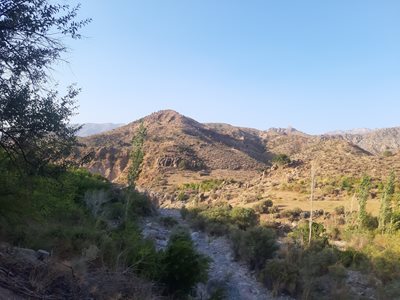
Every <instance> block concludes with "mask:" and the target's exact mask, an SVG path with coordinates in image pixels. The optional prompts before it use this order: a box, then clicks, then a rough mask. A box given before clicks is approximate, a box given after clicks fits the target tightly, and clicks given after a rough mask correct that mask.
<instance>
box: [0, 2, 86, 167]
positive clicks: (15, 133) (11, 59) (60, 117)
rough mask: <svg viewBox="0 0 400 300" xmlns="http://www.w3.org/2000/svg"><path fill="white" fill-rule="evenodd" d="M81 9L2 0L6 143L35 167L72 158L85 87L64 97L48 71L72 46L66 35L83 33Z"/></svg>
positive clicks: (1, 103) (21, 162)
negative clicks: (72, 122) (75, 119)
mask: <svg viewBox="0 0 400 300" xmlns="http://www.w3.org/2000/svg"><path fill="white" fill-rule="evenodd" d="M78 10H79V6H76V7H71V6H69V5H68V4H55V3H51V1H47V0H31V1H16V0H8V1H2V2H1V3H0V32H1V35H0V147H1V148H2V150H4V151H5V153H6V154H7V155H8V157H9V158H10V159H11V160H12V161H13V163H14V164H16V165H18V166H19V167H22V168H23V169H29V170H30V171H31V172H35V173H37V172H38V171H42V169H43V168H44V167H45V165H46V164H47V163H48V162H50V161H52V162H54V161H57V163H58V164H59V165H65V164H69V163H71V161H66V157H67V156H68V155H70V154H71V152H72V147H73V146H75V145H76V139H75V133H76V131H77V129H78V128H72V127H70V126H69V125H68V123H69V119H70V117H71V116H72V115H73V114H74V111H75V98H76V96H77V94H78V92H79V90H77V89H75V88H73V87H70V88H69V90H68V92H67V94H66V95H65V96H63V97H59V96H58V92H56V91H54V90H51V82H49V80H48V78H47V75H48V71H49V70H50V69H51V66H52V64H53V63H54V62H56V61H59V60H60V59H62V54H63V53H65V52H66V51H67V47H66V46H65V45H64V43H63V42H64V39H65V38H68V37H72V38H80V35H79V30H80V29H81V28H82V27H83V26H85V25H86V24H87V23H88V22H89V20H83V21H77V20H76V17H77V12H78Z"/></svg>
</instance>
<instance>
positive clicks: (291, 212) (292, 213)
mask: <svg viewBox="0 0 400 300" xmlns="http://www.w3.org/2000/svg"><path fill="white" fill-rule="evenodd" d="M302 212H303V210H302V209H301V208H299V207H295V208H293V209H288V210H285V211H283V212H282V213H281V217H284V218H289V219H290V220H296V219H298V218H300V214H301V213H302Z"/></svg>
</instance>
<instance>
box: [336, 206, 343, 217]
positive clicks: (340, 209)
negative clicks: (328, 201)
mask: <svg viewBox="0 0 400 300" xmlns="http://www.w3.org/2000/svg"><path fill="white" fill-rule="evenodd" d="M335 214H337V215H338V216H340V215H344V214H345V208H344V206H343V205H341V206H337V207H335Z"/></svg>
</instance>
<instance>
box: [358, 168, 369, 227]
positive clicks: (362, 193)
mask: <svg viewBox="0 0 400 300" xmlns="http://www.w3.org/2000/svg"><path fill="white" fill-rule="evenodd" d="M370 187H371V179H370V178H369V177H368V176H367V175H364V176H363V177H362V179H361V183H360V185H359V187H358V190H357V199H358V205H359V208H360V209H359V213H358V226H359V227H360V228H364V227H365V226H366V221H367V211H366V206H367V200H368V197H369V190H370Z"/></svg>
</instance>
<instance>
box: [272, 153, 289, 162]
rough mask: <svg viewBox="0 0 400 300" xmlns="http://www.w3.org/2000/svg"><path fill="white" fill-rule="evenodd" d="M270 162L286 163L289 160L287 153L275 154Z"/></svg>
mask: <svg viewBox="0 0 400 300" xmlns="http://www.w3.org/2000/svg"><path fill="white" fill-rule="evenodd" d="M272 162H273V163H274V164H277V165H288V164H290V162H291V160H290V158H289V156H288V155H287V154H277V155H275V156H274V158H273V159H272Z"/></svg>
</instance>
